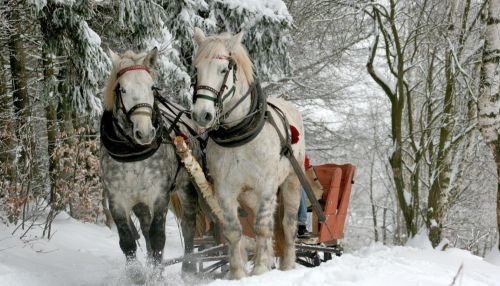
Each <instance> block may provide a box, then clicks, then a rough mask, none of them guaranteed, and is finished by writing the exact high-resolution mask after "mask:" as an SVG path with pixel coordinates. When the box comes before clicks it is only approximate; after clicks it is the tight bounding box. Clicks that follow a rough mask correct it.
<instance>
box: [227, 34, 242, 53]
mask: <svg viewBox="0 0 500 286" xmlns="http://www.w3.org/2000/svg"><path fill="white" fill-rule="evenodd" d="M243 36H244V33H243V31H241V32H239V33H238V34H236V35H234V36H232V37H231V39H229V46H228V48H229V50H230V51H232V50H233V49H234V47H235V46H236V45H238V44H240V43H241V40H242V39H243Z"/></svg>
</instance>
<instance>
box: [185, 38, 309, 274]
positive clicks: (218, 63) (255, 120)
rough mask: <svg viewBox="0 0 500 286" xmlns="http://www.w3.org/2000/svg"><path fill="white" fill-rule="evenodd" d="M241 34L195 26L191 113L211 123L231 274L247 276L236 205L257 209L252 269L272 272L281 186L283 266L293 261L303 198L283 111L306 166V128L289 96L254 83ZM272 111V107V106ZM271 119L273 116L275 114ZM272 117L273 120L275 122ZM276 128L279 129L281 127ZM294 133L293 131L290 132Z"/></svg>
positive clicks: (209, 152) (211, 160) (210, 147)
mask: <svg viewBox="0 0 500 286" xmlns="http://www.w3.org/2000/svg"><path fill="white" fill-rule="evenodd" d="M242 37H243V34H242V33H239V34H237V35H234V36H232V35H230V34H228V33H224V34H221V35H216V36H210V37H205V35H204V34H203V32H202V31H201V30H200V29H198V28H195V33H194V40H195V41H196V43H197V45H198V48H197V50H196V51H195V58H194V65H195V66H196V69H197V85H196V92H195V95H194V98H193V101H194V102H193V109H192V115H193V119H194V120H195V122H196V124H197V125H198V127H200V128H201V129H205V128H208V129H209V130H211V131H210V132H209V137H210V139H209V141H208V144H207V147H206V156H207V163H208V168H209V173H210V175H211V176H212V178H213V181H214V190H215V193H216V196H217V198H218V200H219V203H220V205H221V209H222V212H223V216H224V236H225V238H226V239H227V241H228V242H229V255H230V258H229V263H230V272H229V275H230V277H231V278H233V279H239V278H241V277H244V276H246V272H245V269H244V265H245V261H246V253H244V248H243V245H242V227H241V225H240V223H239V220H238V206H239V203H242V204H244V205H246V206H248V207H249V208H251V209H252V210H253V213H254V215H255V222H254V231H255V234H256V253H255V257H254V268H253V271H252V274H254V275H258V274H261V273H263V272H266V271H268V270H270V268H271V267H272V263H273V241H272V237H273V229H274V226H275V225H274V213H275V210H276V205H277V192H278V189H280V190H281V193H282V198H283V199H282V203H283V206H282V208H283V210H284V213H283V214H282V216H281V218H282V221H278V222H277V223H276V224H277V225H276V227H277V228H280V227H281V226H282V230H281V231H282V236H281V239H282V240H283V241H280V240H279V238H280V237H279V235H277V237H276V244H277V245H276V247H277V249H279V248H280V247H282V253H281V254H280V256H281V257H280V258H281V259H280V268H281V269H282V270H287V269H291V268H294V266H295V243H294V240H295V231H296V221H297V210H298V206H299V201H300V188H299V185H300V184H299V180H298V178H297V176H296V174H295V173H294V170H293V168H292V166H291V164H290V161H289V160H288V159H287V158H286V156H284V155H283V152H282V151H283V150H282V147H283V138H280V135H279V134H278V132H280V134H281V136H282V137H285V136H286V135H287V134H290V130H287V128H285V126H287V125H285V124H283V121H282V118H281V116H280V114H281V115H284V116H285V117H286V119H287V120H288V122H289V123H290V125H293V126H295V128H296V129H297V130H298V132H299V134H301V135H302V136H301V138H300V139H299V141H298V142H296V143H295V144H293V145H292V149H293V154H294V155H295V157H296V159H297V161H298V162H299V164H300V165H301V166H303V163H304V155H305V142H304V139H303V134H304V127H303V123H302V118H301V115H300V113H299V111H298V110H297V109H296V108H295V107H294V106H293V105H291V104H290V103H288V102H287V101H285V100H283V99H278V98H269V99H266V98H265V97H263V96H262V94H261V93H260V94H259V92H258V91H260V86H258V85H255V84H254V77H253V76H254V74H253V64H252V62H251V60H250V58H249V57H248V54H247V51H246V49H245V48H244V47H243V45H242V44H241V39H242ZM266 110H267V112H266ZM269 117H272V120H269ZM271 121H274V122H275V123H274V126H273V124H272V122H271ZM277 129H278V130H277ZM288 138H289V137H288Z"/></svg>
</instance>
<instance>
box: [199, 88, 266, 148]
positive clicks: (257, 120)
mask: <svg viewBox="0 0 500 286" xmlns="http://www.w3.org/2000/svg"><path fill="white" fill-rule="evenodd" d="M248 92H250V96H251V100H252V103H251V107H250V111H249V112H248V114H247V115H246V116H245V117H244V118H243V120H242V121H241V122H240V123H238V124H237V125H235V126H233V127H229V128H224V127H222V128H218V129H217V130H212V131H210V132H209V133H208V135H209V136H210V138H211V139H212V140H213V141H214V142H215V143H217V144H218V145H220V146H223V147H238V146H242V145H244V144H246V143H248V142H250V141H251V140H253V139H254V138H255V137H256V136H257V135H258V134H259V133H260V131H261V130H262V128H263V127H264V123H265V121H266V120H265V119H266V111H267V100H266V97H265V95H264V93H263V92H262V89H261V87H260V84H259V82H258V81H257V80H256V81H255V82H254V83H253V84H252V85H251V86H250V89H249V91H248Z"/></svg>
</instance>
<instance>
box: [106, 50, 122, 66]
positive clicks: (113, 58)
mask: <svg viewBox="0 0 500 286" xmlns="http://www.w3.org/2000/svg"><path fill="white" fill-rule="evenodd" d="M108 54H109V57H110V58H111V63H112V64H113V65H114V66H116V65H118V63H119V62H120V59H121V58H120V56H119V55H118V54H116V53H115V52H113V51H112V50H111V49H108Z"/></svg>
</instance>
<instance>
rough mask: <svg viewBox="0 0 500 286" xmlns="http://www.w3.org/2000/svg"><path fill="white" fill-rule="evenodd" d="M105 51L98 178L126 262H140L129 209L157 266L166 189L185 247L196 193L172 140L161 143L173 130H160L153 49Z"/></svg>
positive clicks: (189, 267)
mask: <svg viewBox="0 0 500 286" xmlns="http://www.w3.org/2000/svg"><path fill="white" fill-rule="evenodd" d="M110 56H111V59H112V62H113V68H112V72H111V75H110V77H109V79H108V82H107V85H106V88H105V91H104V93H105V94H104V107H105V112H104V115H103V118H102V123H101V139H102V143H103V145H104V147H105V148H102V157H101V168H102V181H103V184H104V189H105V192H106V195H107V196H108V203H109V210H110V212H111V215H112V217H113V219H114V221H115V224H116V226H117V228H118V234H119V236H120V247H121V249H122V251H123V253H124V254H125V256H126V259H127V262H128V263H127V265H135V266H133V267H135V268H137V267H139V268H140V267H141V266H140V263H138V262H137V260H136V249H137V245H136V239H137V238H138V235H137V231H136V230H135V227H134V226H133V223H132V222H131V218H130V216H131V214H132V212H133V213H134V214H135V215H136V216H137V218H138V219H139V222H140V225H141V230H142V233H143V235H144V238H145V240H146V247H147V252H148V263H149V264H150V265H153V266H154V267H155V269H161V267H158V266H160V265H161V261H162V256H163V253H162V252H163V248H164V245H165V219H166V214H167V208H168V205H169V198H170V194H171V193H172V192H174V191H176V192H177V195H178V197H179V199H180V202H181V204H182V210H183V213H182V219H181V222H182V223H181V226H182V234H183V237H184V245H185V249H184V250H185V253H191V252H192V250H193V237H194V229H195V217H196V210H197V203H198V201H197V193H196V191H195V189H194V188H193V186H192V184H191V182H190V179H189V176H188V174H187V172H186V171H185V169H184V168H182V167H181V163H180V162H179V160H178V158H177V156H176V153H175V149H174V146H173V145H172V144H162V143H165V142H163V141H165V139H166V140H167V141H171V138H172V134H173V132H172V134H165V133H167V132H166V131H165V130H167V129H169V127H170V126H168V123H165V122H163V121H162V120H163V119H162V118H161V116H160V114H159V113H160V107H159V106H158V104H157V102H156V100H155V88H154V68H153V67H154V65H155V62H156V59H157V57H158V50H157V49H156V48H155V49H153V50H152V51H150V52H149V53H143V54H135V53H133V52H131V51H127V52H126V53H124V54H122V55H117V54H115V53H114V52H112V51H110ZM161 108H163V109H164V107H163V106H162V107H161ZM163 111H165V110H163ZM170 130H172V129H170ZM190 141H196V140H190ZM167 143H168V142H167ZM196 143H197V142H190V144H191V148H193V154H198V152H199V147H198V146H197V145H193V144H196ZM192 267H193V265H189V264H188V263H185V264H183V268H182V269H183V271H190V270H192V269H193V268H192ZM128 272H130V271H128ZM160 275H161V273H160Z"/></svg>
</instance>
